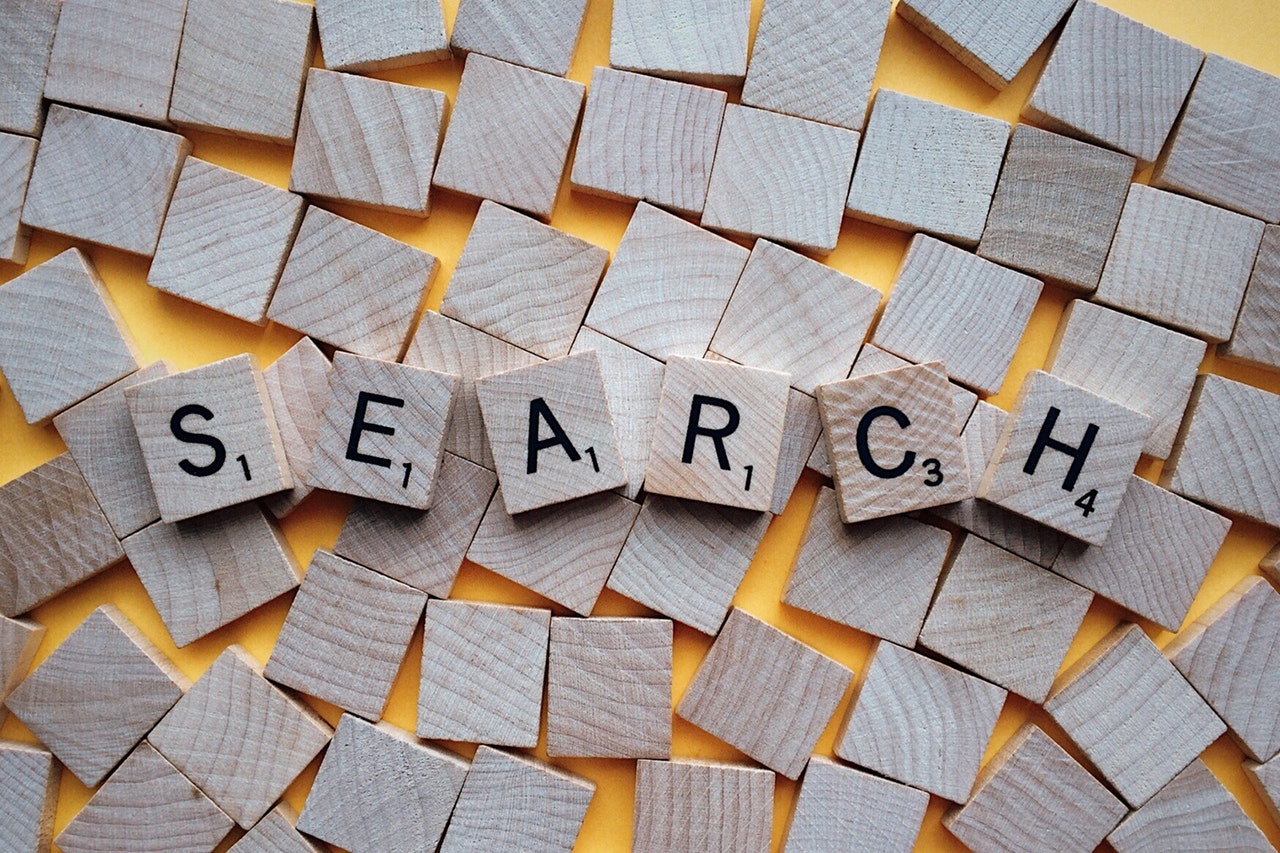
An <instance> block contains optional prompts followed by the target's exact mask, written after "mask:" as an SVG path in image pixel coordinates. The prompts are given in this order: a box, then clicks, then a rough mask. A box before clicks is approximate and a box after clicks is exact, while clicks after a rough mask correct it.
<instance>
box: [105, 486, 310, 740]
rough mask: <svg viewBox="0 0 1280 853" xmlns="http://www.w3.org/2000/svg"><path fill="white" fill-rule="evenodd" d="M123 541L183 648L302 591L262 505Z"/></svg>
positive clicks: (157, 527)
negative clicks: (295, 589) (297, 587)
mask: <svg viewBox="0 0 1280 853" xmlns="http://www.w3.org/2000/svg"><path fill="white" fill-rule="evenodd" d="M122 544H123V545H124V552H125V554H126V555H127V556H128V557H129V562H130V564H132V565H133V568H134V570H135V571H136V572H137V573H138V577H139V579H141V581H142V585H143V586H144V587H146V589H147V595H149V596H150V597H151V602H152V603H153V604H154V605H155V607H156V610H157V611H159V613H160V618H161V619H163V620H164V625H165V627H166V628H168V629H169V636H170V637H172V638H173V643H174V645H176V646H178V647H179V648H181V647H183V646H186V645H189V644H191V643H193V642H195V641H196V640H198V639H200V638H201V637H203V636H205V635H207V634H211V633H212V632H214V631H216V630H218V629H219V628H222V627H223V626H225V625H228V624H230V623H231V622H232V621H234V620H236V619H239V618H240V617H241V616H243V615H245V614H246V613H248V612H249V611H251V610H254V609H256V608H257V607H260V606H261V605H263V604H266V603H267V602H268V601H271V600H272V599H273V598H276V597H278V596H281V595H284V594H285V593H286V592H288V591H289V590H291V589H294V588H295V587H296V586H297V585H298V580H299V577H300V575H301V573H302V569H301V568H300V567H299V566H298V562H297V560H296V559H295V558H294V556H293V550H292V549H291V548H290V547H289V543H287V542H286V541H285V540H284V536H283V535H281V533H280V531H279V530H278V529H277V528H276V526H275V525H274V524H272V523H271V522H270V521H269V520H268V519H267V517H266V515H265V514H264V513H263V511H262V509H261V508H259V507H258V505H257V504H255V503H247V504H241V505H239V506H233V507H229V508H227V509H224V510H218V511H217V512H214V513H210V514H209V515H207V516H204V517H203V518H193V519H188V520H186V521H179V522H178V523H177V524H165V523H164V522H162V521H161V522H156V523H155V524H152V525H150V526H149V527H144V528H142V529H141V530H139V531H138V532H137V533H134V534H133V535H132V536H129V537H128V538H127V539H125V540H124V542H123V543H122ZM171 757H172V756H171Z"/></svg>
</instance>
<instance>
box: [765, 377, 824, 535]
mask: <svg viewBox="0 0 1280 853" xmlns="http://www.w3.org/2000/svg"><path fill="white" fill-rule="evenodd" d="M821 436H822V415H821V413H819V411H818V401H817V400H815V399H814V398H813V397H810V396H809V395H808V394H806V393H804V392H803V391H797V390H796V389H795V388H792V389H791V391H790V392H789V393H788V394H787V414H786V417H785V418H784V419H783V421H782V446H781V448H780V450H779V453H778V473H777V475H776V476H775V477H774V478H773V502H772V504H771V505H770V507H769V512H771V513H773V514H774V515H782V513H783V512H785V511H786V509H787V503H788V502H790V500H791V495H792V493H793V492H795V489H796V485H797V484H798V483H799V482H800V475H801V474H803V473H804V469H805V465H806V463H807V462H808V460H809V457H810V456H811V455H812V454H813V449H814V447H816V446H817V444H818V441H819V439H820V438H821Z"/></svg>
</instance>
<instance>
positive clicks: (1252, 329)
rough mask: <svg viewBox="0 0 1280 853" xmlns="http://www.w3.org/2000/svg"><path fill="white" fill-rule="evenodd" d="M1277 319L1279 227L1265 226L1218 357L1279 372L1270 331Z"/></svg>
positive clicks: (1277, 344)
mask: <svg viewBox="0 0 1280 853" xmlns="http://www.w3.org/2000/svg"><path fill="white" fill-rule="evenodd" d="M1277 319H1280V227H1278V226H1275V225H1268V226H1267V227H1266V229H1265V230H1264V231H1263V234H1262V246H1261V248H1260V249H1259V250H1258V258H1257V261H1256V262H1255V264H1254V267H1253V275H1252V276H1251V277H1250V278H1249V287H1248V289H1246V290H1245V294H1244V302H1243V303H1242V304H1241V306H1240V314H1239V316H1237V317H1236V325H1235V330H1234V331H1233V332H1232V333H1231V339H1230V340H1228V341H1227V342H1226V343H1224V344H1222V345H1221V346H1219V347H1218V354H1219V355H1220V356H1222V357H1224V358H1228V359H1231V360H1233V361H1243V362H1246V363H1248V364H1252V365H1254V366H1255V367H1261V368H1262V369H1263V370H1280V341H1277V340H1276V336H1275V334H1274V330H1275V327H1276V322H1277Z"/></svg>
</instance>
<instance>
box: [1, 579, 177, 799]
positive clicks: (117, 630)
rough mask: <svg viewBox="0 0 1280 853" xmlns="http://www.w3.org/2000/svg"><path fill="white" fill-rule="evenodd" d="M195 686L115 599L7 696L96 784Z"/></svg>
mask: <svg viewBox="0 0 1280 853" xmlns="http://www.w3.org/2000/svg"><path fill="white" fill-rule="evenodd" d="M189 686H190V682H188V681H187V680H186V678H184V677H183V676H182V674H181V673H180V672H178V670H177V668H176V667H174V666H173V665H172V664H171V663H169V661H168V660H167V659H165V657H164V656H163V655H162V654H161V652H160V650H159V649H157V648H156V647H155V646H154V645H152V643H151V641H150V640H148V639H147V638H146V637H144V636H143V635H142V632H141V631H139V630H138V629H137V628H136V627H134V625H133V623H132V622H130V621H129V620H128V618H127V617H126V616H125V615H124V614H123V613H121V612H120V611H119V610H118V609H117V608H116V607H115V605H112V604H105V605H103V606H102V607H99V608H98V609H97V610H95V611H93V613H91V614H89V617H88V618H87V619H85V620H84V621H83V622H81V623H80V625H79V627H77V628H76V629H75V631H73V632H72V633H71V635H70V636H69V637H67V639H66V640H64V641H63V642H62V645H60V646H58V648H56V649H54V651H53V653H52V654H50V655H49V656H48V657H47V658H45V660H44V662H43V663H41V664H40V666H38V667H36V669H35V671H34V672H32V673H31V674H30V675H29V676H27V678H26V680H25V681H23V682H22V683H21V684H19V685H18V686H17V688H16V689H14V691H13V692H12V693H10V694H9V698H8V699H7V700H6V704H7V705H8V706H9V710H10V711H12V712H13V714H14V716H16V717H17V718H18V719H19V720H21V721H22V723H23V724H24V725H25V726H26V727H27V728H29V729H30V730H31V731H32V733H33V734H34V735H35V736H36V737H38V738H40V742H41V743H43V744H44V745H45V746H46V747H48V748H49V749H50V750H51V751H52V752H53V754H54V755H56V756H57V757H58V760H59V761H61V762H62V763H63V764H64V765H66V768H67V769H68V770H70V771H71V772H72V773H74V774H75V776H76V778H78V779H79V780H80V781H81V782H83V783H84V784H85V785H86V786H88V787H90V788H92V787H95V786H96V785H97V784H98V783H99V782H101V781H102V780H103V779H104V778H105V777H106V775H107V774H108V773H110V772H111V769H112V768H113V767H115V766H116V764H118V763H119V762H120V760H121V759H122V758H124V757H125V756H126V755H128V754H129V751H130V750H132V749H133V748H134V746H135V745H137V743H138V741H140V740H142V738H143V737H144V736H145V735H146V734H147V732H148V731H150V730H151V727H152V726H154V725H155V724H156V723H157V722H158V721H159V720H160V718H161V717H163V716H164V715H165V712H167V711H168V710H169V708H171V707H172V706H173V703H175V702H177V701H178V699H180V698H181V697H182V693H183V691H184V690H186V688H187V687H189Z"/></svg>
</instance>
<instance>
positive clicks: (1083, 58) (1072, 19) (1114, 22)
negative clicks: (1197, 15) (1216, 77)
mask: <svg viewBox="0 0 1280 853" xmlns="http://www.w3.org/2000/svg"><path fill="white" fill-rule="evenodd" d="M1203 59H1204V53H1202V52H1201V51H1199V50H1197V49H1196V48H1194V47H1192V46H1191V45H1189V44H1186V43H1185V42H1180V41H1178V40H1177V39H1174V38H1171V37H1170V36H1167V35H1164V34H1163V33H1159V32H1157V31H1155V30H1153V29H1151V28H1150V27H1146V26H1143V25H1142V24H1140V23H1138V22H1137V21H1135V20H1133V19H1132V18H1127V17H1125V16H1124V15H1121V14H1120V13H1119V12H1113V11H1112V10H1110V9H1108V8H1106V7H1104V6H1100V5H1098V4H1097V3H1094V2H1091V0H1084V2H1082V3H1077V4H1076V6H1075V9H1074V10H1073V11H1072V13H1071V15H1070V16H1069V17H1068V18H1067V25H1066V27H1064V28H1063V30H1062V35H1060V36H1059V37H1058V42H1057V44H1056V45H1055V46H1054V49H1053V53H1051V54H1050V55H1049V61H1048V63H1047V64H1046V65H1045V67H1044V71H1042V72H1041V74H1040V80H1039V82H1038V83H1037V84H1036V88H1035V91H1034V92H1032V94H1031V100H1030V102H1028V103H1027V105H1026V106H1025V107H1024V108H1023V111H1022V114H1023V115H1024V116H1025V117H1027V118H1029V119H1031V120H1032V121H1034V122H1035V123H1037V124H1039V125H1041V126H1042V127H1046V128H1048V129H1049V130H1056V131H1059V132H1062V133H1068V134H1070V135H1072V136H1079V137H1083V138H1085V139H1089V140H1093V141H1097V142H1100V143H1102V144H1103V145H1106V146H1107V147H1108V148H1115V149H1117V150H1119V151H1123V152H1124V153H1126V154H1131V155H1133V156H1134V157H1137V158H1138V159H1139V160H1142V161H1145V162H1148V163H1149V162H1154V161H1155V159H1156V157H1157V156H1158V155H1159V154H1160V149H1161V148H1162V147H1164V141H1165V139H1166V137H1168V135H1169V129H1170V128H1171V127H1173V123H1174V120H1175V119H1177V117H1178V113H1179V111H1180V110H1181V109H1182V103H1183V101H1184V100H1186V97H1187V93H1188V92H1189V91H1190V90H1191V84H1192V82H1193V81H1194V80H1195V78H1196V72H1197V71H1199V70H1200V62H1201V60H1203Z"/></svg>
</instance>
